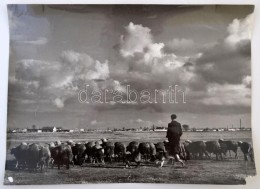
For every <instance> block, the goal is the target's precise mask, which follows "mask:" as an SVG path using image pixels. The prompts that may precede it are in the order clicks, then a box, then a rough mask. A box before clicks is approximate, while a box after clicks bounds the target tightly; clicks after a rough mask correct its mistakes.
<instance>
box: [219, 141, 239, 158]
mask: <svg viewBox="0 0 260 189" xmlns="http://www.w3.org/2000/svg"><path fill="white" fill-rule="evenodd" d="M219 143H220V144H221V143H224V144H226V145H227V150H228V152H229V156H230V157H231V151H233V152H234V153H235V158H237V149H238V143H237V142H235V141H232V140H223V139H219Z"/></svg>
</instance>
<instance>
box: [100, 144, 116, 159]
mask: <svg viewBox="0 0 260 189" xmlns="http://www.w3.org/2000/svg"><path fill="white" fill-rule="evenodd" d="M102 147H103V148H104V153H105V159H106V161H109V162H112V159H113V157H114V148H115V146H114V143H113V142H110V141H106V142H104V141H103V144H102Z"/></svg>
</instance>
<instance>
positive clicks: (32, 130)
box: [27, 129, 39, 133]
mask: <svg viewBox="0 0 260 189" xmlns="http://www.w3.org/2000/svg"><path fill="white" fill-rule="evenodd" d="M38 130H39V129H27V132H28V133H38Z"/></svg>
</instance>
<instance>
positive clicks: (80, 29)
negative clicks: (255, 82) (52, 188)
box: [3, 4, 256, 185]
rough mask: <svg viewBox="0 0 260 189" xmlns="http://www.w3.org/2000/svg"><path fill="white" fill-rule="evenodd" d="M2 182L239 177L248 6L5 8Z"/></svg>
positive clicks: (248, 132) (246, 138)
mask: <svg viewBox="0 0 260 189" xmlns="http://www.w3.org/2000/svg"><path fill="white" fill-rule="evenodd" d="M7 12H8V20H9V33H10V45H9V47H10V48H9V76H8V102H7V128H6V136H7V138H6V152H5V151H3V153H6V162H5V175H4V184H5V185H53V184H88V183H96V184H99V183H163V184H164V183H167V184H173V183H175V184H224V185H241V184H243V185H244V184H246V178H247V177H253V176H255V175H256V167H255V158H254V148H253V137H252V136H253V135H252V127H251V122H252V121H251V92H252V90H251V82H252V77H251V39H252V35H253V25H254V5H235V4H233V5H231V4H230V5H201V4H200V5H196V4H194V5H163V4H161V5H148V4H143V5H142V4H135V5H134V4H131V5H130V4H121V5H119V4H117V5H115V4H114V5H113V4H110V5H108V4H106V5H105V4H98V5H93V4H92V5H90V4H89V5H88V4H37V5H36V4H9V5H8V6H7Z"/></svg>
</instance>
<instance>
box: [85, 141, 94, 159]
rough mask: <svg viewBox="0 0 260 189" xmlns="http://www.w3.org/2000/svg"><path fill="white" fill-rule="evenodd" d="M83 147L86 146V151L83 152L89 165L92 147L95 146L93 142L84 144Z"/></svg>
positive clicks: (91, 157)
mask: <svg viewBox="0 0 260 189" xmlns="http://www.w3.org/2000/svg"><path fill="white" fill-rule="evenodd" d="M85 146H86V150H85V154H86V155H87V156H88V157H87V158H88V161H89V162H90V163H92V162H93V147H94V146H95V142H93V141H92V142H87V143H86V144H85Z"/></svg>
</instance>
